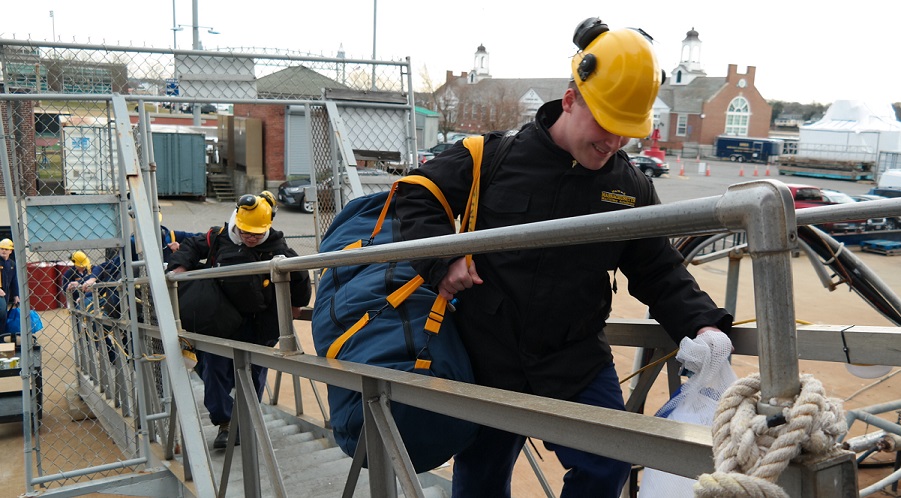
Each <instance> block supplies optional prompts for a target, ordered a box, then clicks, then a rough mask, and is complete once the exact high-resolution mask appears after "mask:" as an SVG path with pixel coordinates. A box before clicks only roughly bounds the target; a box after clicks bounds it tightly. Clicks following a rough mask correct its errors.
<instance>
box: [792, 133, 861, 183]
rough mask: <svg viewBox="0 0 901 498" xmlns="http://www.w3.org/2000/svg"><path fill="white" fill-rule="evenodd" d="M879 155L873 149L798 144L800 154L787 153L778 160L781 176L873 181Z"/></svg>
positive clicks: (836, 145) (851, 146)
mask: <svg viewBox="0 0 901 498" xmlns="http://www.w3.org/2000/svg"><path fill="white" fill-rule="evenodd" d="M876 161H877V155H876V153H875V152H874V151H873V150H872V148H870V147H867V146H856V145H839V144H806V143H803V142H802V143H800V144H798V152H797V154H785V155H782V156H780V157H779V159H778V160H777V161H776V166H777V168H778V171H779V174H780V175H796V176H808V177H814V178H829V179H833V180H850V181H855V182H856V181H860V180H872V179H873V173H874V171H875V170H876V164H877V162H876Z"/></svg>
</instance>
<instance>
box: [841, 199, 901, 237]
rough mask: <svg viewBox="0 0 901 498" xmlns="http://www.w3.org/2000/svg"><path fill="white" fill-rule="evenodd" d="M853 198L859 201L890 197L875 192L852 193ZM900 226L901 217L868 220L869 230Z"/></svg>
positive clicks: (891, 228) (894, 228)
mask: <svg viewBox="0 0 901 498" xmlns="http://www.w3.org/2000/svg"><path fill="white" fill-rule="evenodd" d="M851 198H852V199H854V200H855V201H857V202H866V201H878V200H882V199H888V197H885V196H882V195H873V194H861V195H852V196H851ZM898 227H901V218H891V217H889V218H870V219H868V220H867V230H896V229H898Z"/></svg>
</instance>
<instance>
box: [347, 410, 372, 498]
mask: <svg viewBox="0 0 901 498" xmlns="http://www.w3.org/2000/svg"><path fill="white" fill-rule="evenodd" d="M364 461H366V427H363V428H362V429H360V438H359V439H358V440H357V449H355V450H354V457H353V461H351V465H350V471H349V472H348V473H347V481H346V482H345V483H344V492H343V493H342V494H341V496H342V497H343V498H353V495H354V490H355V489H357V482H359V480H360V471H362V470H363V462H364Z"/></svg>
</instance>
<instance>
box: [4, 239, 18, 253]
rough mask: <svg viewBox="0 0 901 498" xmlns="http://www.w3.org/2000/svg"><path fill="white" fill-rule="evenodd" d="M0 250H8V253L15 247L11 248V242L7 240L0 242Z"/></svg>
mask: <svg viewBox="0 0 901 498" xmlns="http://www.w3.org/2000/svg"><path fill="white" fill-rule="evenodd" d="M0 249H9V250H10V251H12V250H13V249H15V247H13V241H11V240H9V239H3V240H0Z"/></svg>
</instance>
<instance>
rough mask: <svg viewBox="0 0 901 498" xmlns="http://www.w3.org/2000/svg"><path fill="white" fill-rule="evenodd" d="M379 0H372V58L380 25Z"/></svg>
mask: <svg viewBox="0 0 901 498" xmlns="http://www.w3.org/2000/svg"><path fill="white" fill-rule="evenodd" d="M378 5H379V1H378V0H372V60H373V61H374V60H375V31H376V26H378V10H379V9H378ZM372 91H375V62H373V63H372Z"/></svg>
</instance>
